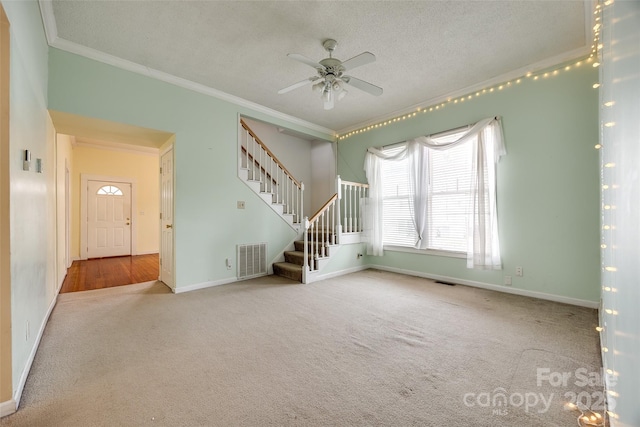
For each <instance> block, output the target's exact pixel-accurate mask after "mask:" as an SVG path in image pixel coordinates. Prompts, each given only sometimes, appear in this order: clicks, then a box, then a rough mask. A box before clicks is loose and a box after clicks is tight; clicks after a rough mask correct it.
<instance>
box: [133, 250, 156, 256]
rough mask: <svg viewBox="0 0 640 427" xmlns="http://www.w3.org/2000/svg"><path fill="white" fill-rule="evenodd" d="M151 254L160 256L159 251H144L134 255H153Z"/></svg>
mask: <svg viewBox="0 0 640 427" xmlns="http://www.w3.org/2000/svg"><path fill="white" fill-rule="evenodd" d="M153 254H160V250H159V249H158V250H155V251H144V252H140V251H138V253H137V254H136V255H153Z"/></svg>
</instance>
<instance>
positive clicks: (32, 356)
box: [13, 293, 58, 408]
mask: <svg viewBox="0 0 640 427" xmlns="http://www.w3.org/2000/svg"><path fill="white" fill-rule="evenodd" d="M57 302H58V294H57V293H56V294H55V295H54V297H53V300H52V301H51V304H49V308H48V309H47V314H45V316H44V318H43V319H42V323H41V324H40V329H39V330H38V336H37V337H36V340H35V342H34V343H33V348H32V349H31V353H30V354H29V359H27V364H26V365H25V367H24V370H23V371H22V375H20V382H19V383H18V388H17V389H16V390H15V391H14V393H13V400H14V401H15V404H16V408H17V407H18V406H20V398H22V391H23V390H24V385H25V384H26V382H27V377H28V376H29V372H30V371H31V365H32V364H33V359H35V357H36V352H37V351H38V347H40V340H41V339H42V334H43V333H44V328H45V327H46V326H47V322H48V321H49V316H51V312H52V311H53V308H54V307H55V306H56V303H57Z"/></svg>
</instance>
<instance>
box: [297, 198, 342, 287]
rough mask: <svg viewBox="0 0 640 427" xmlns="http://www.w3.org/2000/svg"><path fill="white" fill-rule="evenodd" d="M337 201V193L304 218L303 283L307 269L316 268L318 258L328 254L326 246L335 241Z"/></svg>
mask: <svg viewBox="0 0 640 427" xmlns="http://www.w3.org/2000/svg"><path fill="white" fill-rule="evenodd" d="M337 201H338V193H336V194H334V195H333V196H331V198H330V199H329V200H327V202H326V203H325V204H324V205H323V206H322V207H321V208H320V209H319V210H318V212H316V213H315V214H314V215H313V216H312V217H311V219H307V218H305V221H304V263H303V266H302V281H303V283H306V280H307V271H315V270H317V269H318V258H324V257H326V256H328V255H329V254H328V252H327V250H328V249H327V247H328V246H329V245H334V244H336V243H337V241H336V229H335V224H336V223H338V222H339V221H338V218H339V217H340V215H339V213H337V209H338V203H337ZM309 251H310V252H309ZM310 258H311V260H310Z"/></svg>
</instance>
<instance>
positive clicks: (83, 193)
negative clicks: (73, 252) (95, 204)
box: [80, 173, 138, 260]
mask: <svg viewBox="0 0 640 427" xmlns="http://www.w3.org/2000/svg"><path fill="white" fill-rule="evenodd" d="M89 181H109V182H121V183H123V184H131V228H130V230H131V255H137V251H138V238H137V235H138V232H137V230H138V228H137V227H138V221H137V220H136V216H137V215H134V214H135V213H136V212H137V206H138V193H137V191H138V189H137V186H138V180H137V179H136V178H126V177H119V176H107V175H93V174H87V173H81V174H80V259H81V260H85V259H87V258H88V256H87V255H88V252H87V246H88V243H87V203H88V202H89V201H88V200H87V185H88V183H89Z"/></svg>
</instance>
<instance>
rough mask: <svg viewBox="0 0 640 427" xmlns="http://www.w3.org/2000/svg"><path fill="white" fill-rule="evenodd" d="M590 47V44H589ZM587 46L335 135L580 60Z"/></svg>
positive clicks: (374, 119)
mask: <svg viewBox="0 0 640 427" xmlns="http://www.w3.org/2000/svg"><path fill="white" fill-rule="evenodd" d="M589 46H590V43H589ZM589 46H585V47H581V48H579V49H574V50H571V51H569V52H565V53H561V54H560V55H556V56H552V57H551V58H547V59H544V60H542V61H539V62H536V63H535V64H531V65H527V66H526V67H522V68H518V69H517V70H513V71H509V72H508V73H504V74H501V75H499V76H497V77H494V78H492V79H489V80H485V81H483V82H479V83H476V84H473V85H471V86H467V87H465V88H462V89H459V90H456V91H453V92H449V93H447V94H445V95H442V96H438V97H436V98H430V99H427V100H425V101H422V102H419V103H418V104H414V105H412V106H410V107H406V108H402V109H400V110H396V111H393V112H390V113H386V114H384V115H382V116H378V117H376V118H373V119H369V120H367V121H364V122H360V123H358V124H355V125H353V126H348V127H346V128H344V129H340V130H338V131H337V132H336V133H337V134H338V135H343V134H345V133H348V132H351V131H352V130H357V129H361V128H364V127H367V126H370V125H374V124H376V123H379V122H383V121H385V120H389V119H392V118H394V117H397V116H402V115H404V114H407V113H413V112H415V111H416V110H417V109H418V108H424V107H429V106H431V105H436V104H441V103H443V102H447V101H448V100H449V99H451V98H456V97H458V96H462V95H468V94H470V93H472V92H477V91H478V90H480V89H484V88H487V87H489V86H493V85H495V84H498V83H503V82H507V81H510V80H513V79H516V78H519V77H522V76H524V75H525V74H527V73H528V72H532V73H536V72H538V71H540V70H543V69H545V68H549V67H553V66H554V65H558V64H562V63H564V62H567V61H571V60H574V59H577V58H581V57H584V56H587V55H589V52H590V51H591V49H590V47H589Z"/></svg>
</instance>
